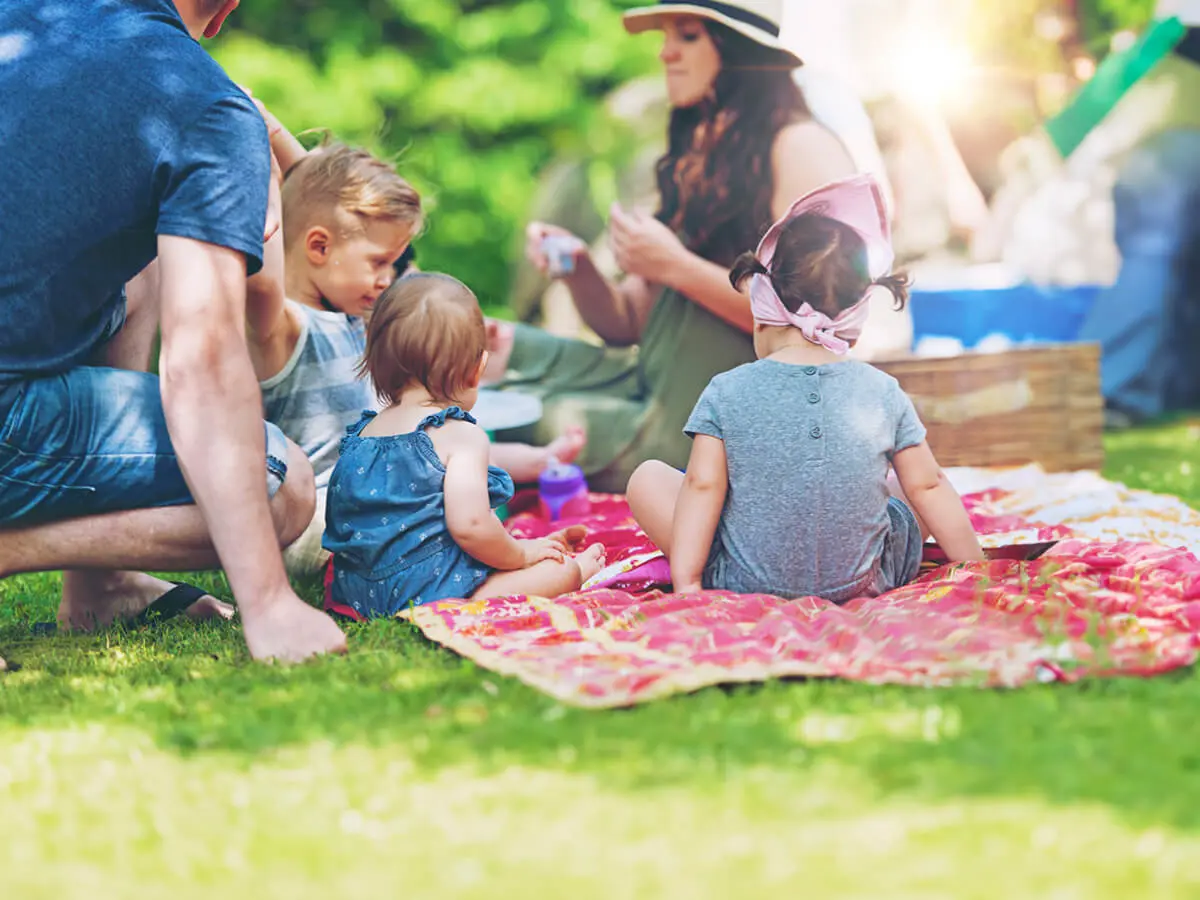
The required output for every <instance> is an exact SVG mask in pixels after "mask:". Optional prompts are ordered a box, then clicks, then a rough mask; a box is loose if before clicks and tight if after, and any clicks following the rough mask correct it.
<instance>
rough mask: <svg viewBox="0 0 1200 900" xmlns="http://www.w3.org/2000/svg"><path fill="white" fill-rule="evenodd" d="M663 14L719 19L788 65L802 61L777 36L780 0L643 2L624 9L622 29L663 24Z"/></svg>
mask: <svg viewBox="0 0 1200 900" xmlns="http://www.w3.org/2000/svg"><path fill="white" fill-rule="evenodd" d="M666 16H699V17H700V18H702V19H709V20H711V21H713V22H720V23H721V24H722V25H724V26H725V27H726V28H729V29H731V30H733V31H736V32H737V33H738V34H740V35H743V36H744V37H748V38H750V40H752V41H754V42H755V43H756V44H760V45H761V46H763V47H766V48H767V49H768V50H772V51H774V56H775V57H776V58H777V59H778V60H779V61H780V62H782V63H783V64H784V65H786V66H788V67H789V68H793V69H794V68H796V67H797V66H802V65H804V62H803V61H802V60H801V59H800V57H798V56H797V55H796V54H795V53H793V52H792V51H791V50H789V49H788V48H787V47H785V46H784V45H783V43H782V42H781V41H780V40H779V32H780V23H781V22H782V21H783V0H740V2H737V3H731V2H721V0H690V2H687V3H679V2H675V0H659V3H658V5H657V6H642V7H638V8H637V9H631V10H629V11H628V12H627V13H625V15H624V22H625V30H626V31H628V32H629V33H630V34H641V33H642V32H643V31H650V30H652V29H655V28H662V21H663V18H664V17H666Z"/></svg>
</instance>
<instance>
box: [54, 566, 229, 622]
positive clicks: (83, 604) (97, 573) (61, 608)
mask: <svg viewBox="0 0 1200 900" xmlns="http://www.w3.org/2000/svg"><path fill="white" fill-rule="evenodd" d="M172 587H174V585H172V584H170V583H169V582H166V581H163V580H162V579H161V578H154V577H153V576H151V575H145V574H143V573H141V572H111V571H103V570H98V569H90V570H87V571H74V572H64V573H63V593H62V601H61V602H60V603H59V605H58V625H59V627H60V628H62V629H64V630H67V631H95V630H96V629H97V628H105V627H107V626H109V625H111V624H113V622H117V621H122V622H124V621H129V620H131V619H133V618H134V617H135V616H137V615H138V613H140V612H142V611H143V610H145V609H146V607H147V606H149V605H150V604H151V603H153V602H154V601H155V600H157V599H158V598H159V597H161V596H162V595H163V594H165V593H166V592H167V591H169V590H171V588H172ZM184 615H186V616H188V617H189V618H192V619H197V620H202V619H232V618H233V615H234V609H233V607H232V606H230V605H229V604H228V603H222V602H221V601H220V600H218V599H217V598H216V597H212V596H208V595H205V596H203V597H201V598H200V599H199V600H197V601H196V602H195V603H193V604H192V605H191V606H189V607H188V609H187V611H186V612H185V613H184Z"/></svg>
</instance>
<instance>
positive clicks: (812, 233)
mask: <svg viewBox="0 0 1200 900" xmlns="http://www.w3.org/2000/svg"><path fill="white" fill-rule="evenodd" d="M891 264H892V252H891V244H890V240H889V237H888V226H887V218H886V213H885V209H884V206H883V201H882V196H881V193H880V190H879V187H878V185H877V184H876V182H875V181H874V179H872V178H871V177H870V176H855V177H854V178H850V179H846V180H843V181H839V182H834V183H833V184H830V185H827V186H826V187H823V188H821V189H819V190H817V191H814V192H813V193H812V194H809V195H807V196H806V197H803V198H801V199H800V200H798V201H796V203H795V204H793V206H792V208H791V209H790V210H789V211H788V214H787V215H786V216H785V217H784V218H783V219H782V220H781V221H780V222H778V223H776V224H775V225H774V226H773V227H772V228H771V229H770V230H769V231H768V232H767V234H766V236H765V237H764V238H763V240H762V243H761V244H760V245H759V247H758V251H757V252H756V253H746V254H744V255H743V256H742V258H741V259H739V260H738V262H737V264H736V265H735V266H734V269H733V271H732V272H731V274H730V281H731V282H732V283H733V284H734V286H735V287H737V288H738V289H739V290H743V291H745V292H747V293H748V294H749V297H750V306H751V310H752V312H753V314H754V321H755V329H754V346H755V351H756V353H757V355H758V361H757V362H753V363H750V364H748V365H744V366H740V367H738V368H736V369H733V370H732V371H729V372H725V373H723V374H721V375H718V376H717V377H716V378H714V379H713V380H712V381H711V382H710V383H709V385H708V387H707V388H706V389H705V391H704V393H703V394H702V395H701V397H700V400H699V402H698V403H697V404H696V407H695V410H694V411H693V412H692V416H691V418H690V419H689V420H688V423H687V426H686V427H685V429H684V430H685V431H686V432H687V434H688V435H689V436H691V437H692V439H693V445H692V453H691V457H690V459H689V462H688V468H687V473H686V475H685V474H682V473H680V472H678V471H677V470H675V469H672V468H670V467H669V466H666V465H665V464H663V463H659V462H648V463H645V464H644V465H643V466H642V467H641V468H639V469H638V470H637V471H636V472H635V473H634V475H633V477H632V478H631V479H630V482H629V504H630V507H631V508H632V509H633V513H634V515H635V516H636V517H637V520H638V523H639V524H640V525H641V526H642V528H643V529H644V530H645V531H646V533H647V535H649V537H650V538H651V540H653V541H654V542H655V543H656V544H657V545H658V546H659V547H660V548H662V550H663V552H664V553H666V555H667V557H668V558H669V559H670V562H671V577H672V581H673V582H674V586H675V590H676V591H679V592H680V593H689V592H694V591H699V590H701V589H702V588H707V589H716V590H727V591H734V592H737V593H755V594H772V595H775V596H780V597H802V596H819V597H824V598H825V599H827V600H830V601H833V602H835V603H842V602H845V601H847V600H851V599H853V598H855V597H865V596H875V595H877V594H880V593H883V592H885V591H889V590H892V589H894V588H896V587H899V586H900V585H903V584H905V583H906V582H908V581H910V580H912V578H914V577H915V576H916V574H917V570H918V568H919V566H920V562H921V551H922V546H923V544H924V541H925V538H926V536H927V535H928V534H929V533H932V534H933V536H934V538H935V539H936V540H937V541H938V543H939V544H940V546H941V548H942V550H943V551H944V552H945V553H946V555H947V556H948V557H949V559H950V560H951V561H960V560H979V559H983V558H984V557H983V551H982V550H981V549H980V546H979V541H978V539H977V537H976V536H975V532H974V530H973V528H972V527H971V523H970V520H969V519H968V518H967V514H966V511H965V510H964V508H963V505H962V501H961V499H960V498H959V496H958V494H957V493H956V492H955V490H954V488H953V487H952V486H951V485H950V482H949V481H948V480H947V479H946V477H945V475H944V474H943V473H942V470H941V468H940V467H939V466H938V464H937V461H936V460H935V459H934V457H933V454H932V453H931V452H930V449H929V446H928V444H926V443H925V428H924V426H923V425H922V424H921V421H920V419H919V418H918V417H917V413H916V410H915V409H914V408H913V405H912V401H910V400H909V398H908V396H907V395H906V394H905V393H904V391H903V390H901V388H900V385H899V384H898V383H897V382H896V380H895V379H894V378H892V377H891V376H889V375H886V374H884V373H883V372H881V371H879V370H878V369H875V368H874V367H872V366H869V365H867V364H866V363H862V362H857V361H854V360H848V359H846V358H845V354H846V353H847V352H848V351H849V349H850V348H851V347H852V346H853V345H854V342H855V340H856V339H857V338H858V335H859V334H860V332H861V330H862V326H863V323H864V322H865V320H866V316H867V309H868V306H867V304H868V300H867V296H868V294H869V293H870V291H871V290H872V289H875V288H877V287H878V288H884V289H887V290H890V291H891V292H892V294H893V296H894V297H895V298H896V302H897V304H898V305H901V306H902V305H903V303H904V302H905V300H906V298H907V296H908V290H907V279H906V278H905V277H904V276H903V275H889V274H887V272H888V271H889V270H890V268H891ZM872 273H878V274H877V275H875V274H872ZM893 471H894V477H893V476H892V474H891V473H892V472H893Z"/></svg>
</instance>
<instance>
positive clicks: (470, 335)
mask: <svg viewBox="0 0 1200 900" xmlns="http://www.w3.org/2000/svg"><path fill="white" fill-rule="evenodd" d="M486 347H487V329H486V327H485V325H484V322H483V311H482V310H481V309H480V308H479V301H478V300H476V299H475V295H474V294H473V293H471V289H470V288H468V287H467V286H466V285H465V284H463V283H462V282H461V281H459V280H458V279H457V278H451V277H450V276H449V275H441V274H439V273H437V272H414V273H412V274H411V275H405V276H404V277H403V278H400V279H397V280H396V281H394V282H392V285H391V287H389V288H388V289H387V290H386V291H384V292H383V295H382V296H380V298H379V300H378V301H377V302H376V304H375V308H374V309H373V310H372V311H371V317H370V319H369V320H368V323H367V349H366V351H365V352H364V353H363V361H362V365H361V366H360V367H359V371H360V374H364V375H369V376H370V377H371V380H372V381H374V382H375V390H376V392H377V393H378V394H379V398H380V399H381V400H384V401H388V402H392V401H395V399H396V398H397V397H398V396H399V395H400V393H401V392H402V391H403V390H404V389H405V388H406V387H409V386H410V385H412V384H414V383H416V384H420V385H421V386H422V387H424V388H425V389H426V390H427V391H429V393H430V395H431V396H432V397H433V399H434V400H436V401H437V402H438V403H449V402H451V401H452V400H454V399H455V398H456V397H458V396H459V395H460V394H461V393H462V391H463V390H464V389H465V388H467V386H468V385H469V382H470V380H471V377H472V376H473V375H474V374H475V372H476V370H477V369H478V368H479V360H480V359H481V358H482V357H483V352H484V350H485V349H486Z"/></svg>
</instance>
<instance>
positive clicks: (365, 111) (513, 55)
mask: <svg viewBox="0 0 1200 900" xmlns="http://www.w3.org/2000/svg"><path fill="white" fill-rule="evenodd" d="M630 5H633V4H632V3H624V4H620V3H614V2H611V0H570V2H548V0H255V2H254V3H250V4H245V5H244V7H243V9H242V10H241V11H240V12H239V14H238V15H237V16H235V17H234V19H231V20H230V25H232V26H234V27H233V28H231V29H229V30H227V32H226V33H225V34H224V35H223V37H222V38H221V39H220V40H219V41H216V42H215V43H214V44H213V45H212V49H213V53H214V56H216V57H217V58H218V59H219V60H220V62H221V63H222V65H224V66H225V68H226V70H227V71H228V72H229V73H230V74H231V75H232V76H233V78H234V79H235V80H236V81H238V82H239V83H241V84H245V85H246V86H247V87H249V88H250V89H251V90H253V91H254V93H255V95H256V96H258V97H259V98H260V99H261V100H262V101H263V102H264V103H266V104H267V105H268V106H269V107H270V108H271V109H272V110H273V111H274V112H275V113H276V115H278V116H279V118H280V119H281V120H282V121H283V122H284V123H285V124H286V125H287V126H288V127H289V128H291V129H292V130H294V131H305V130H308V129H317V130H327V131H328V132H330V133H332V134H333V135H335V136H336V137H337V138H339V139H341V140H345V141H348V142H350V143H354V144H358V145H360V146H364V147H367V148H368V149H371V150H372V151H375V152H377V153H380V154H383V155H384V156H385V157H388V158H393V159H395V160H396V161H397V163H398V165H399V168H400V171H401V172H402V173H403V174H404V175H405V176H406V177H407V178H409V179H410V180H411V181H412V182H413V183H414V184H415V185H416V186H417V187H418V188H419V189H420V190H421V192H422V195H423V197H425V198H426V200H427V202H428V205H429V207H430V208H431V209H432V210H433V212H432V214H431V215H430V216H429V225H428V231H427V234H426V235H424V236H423V237H422V238H421V239H420V258H421V263H422V265H424V266H425V267H428V268H436V269H439V270H442V271H446V272H450V273H453V274H455V275H456V276H459V277H461V278H462V279H463V280H464V281H466V282H467V283H468V284H469V285H470V286H471V287H472V288H474V289H475V290H476V292H477V293H478V294H479V297H480V300H481V301H482V302H483V303H484V304H485V305H487V306H501V305H504V304H505V303H506V301H507V296H506V294H507V288H508V284H509V279H510V267H511V266H512V264H513V263H514V262H515V261H516V258H517V253H518V251H517V247H518V246H519V239H520V234H521V231H522V230H523V228H524V224H525V216H526V210H527V208H528V206H529V202H530V199H531V197H532V195H533V193H534V191H535V189H536V183H537V182H536V179H537V175H538V173H539V171H540V170H541V169H542V168H543V167H544V166H545V165H547V164H548V163H549V162H550V161H551V160H552V159H554V158H555V157H557V156H560V155H562V154H572V155H575V154H581V153H584V152H586V153H587V154H588V155H590V156H592V157H593V158H595V159H597V160H599V161H600V162H601V164H602V165H601V166H600V167H599V168H598V169H597V171H600V172H603V171H604V170H605V166H607V167H608V168H609V169H610V170H611V169H615V168H617V167H619V166H620V165H621V164H622V162H623V159H624V151H625V150H626V149H627V145H628V143H629V142H628V141H625V140H624V139H623V134H622V129H621V128H620V127H619V126H618V125H617V124H616V123H615V122H614V121H613V120H612V118H611V117H610V116H609V115H608V114H607V113H606V111H605V109H604V106H603V103H602V100H603V98H604V97H605V96H606V95H607V94H608V93H609V92H610V91H611V90H612V89H613V88H614V87H616V86H617V85H619V84H622V83H623V82H625V81H627V80H628V79H630V78H633V77H635V76H637V75H640V74H644V73H645V72H647V71H649V70H651V69H653V67H654V66H655V59H654V53H655V49H656V48H655V46H654V44H653V42H646V41H636V40H630V39H629V38H628V36H627V35H626V34H625V32H624V29H623V28H622V26H621V21H620V8H621V6H630ZM235 20H236V22H235ZM309 140H310V141H315V140H317V137H316V136H313V137H312V138H311V139H309Z"/></svg>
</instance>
